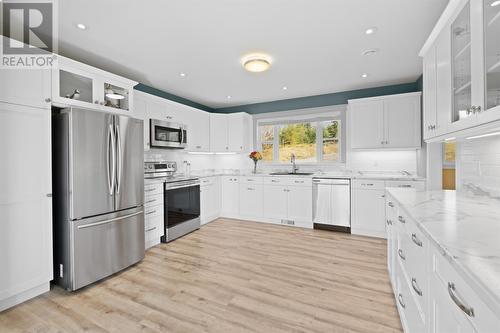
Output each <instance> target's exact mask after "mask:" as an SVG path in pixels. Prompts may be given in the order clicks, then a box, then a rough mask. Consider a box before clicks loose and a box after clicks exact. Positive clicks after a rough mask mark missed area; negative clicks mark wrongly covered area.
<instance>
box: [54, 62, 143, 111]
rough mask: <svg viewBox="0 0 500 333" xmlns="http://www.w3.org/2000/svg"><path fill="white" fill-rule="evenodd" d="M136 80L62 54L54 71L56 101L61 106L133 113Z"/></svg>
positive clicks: (55, 103)
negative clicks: (64, 56)
mask: <svg viewBox="0 0 500 333" xmlns="http://www.w3.org/2000/svg"><path fill="white" fill-rule="evenodd" d="M135 84H137V83H136V82H134V81H132V80H128V79H126V78H123V77H119V76H117V75H114V74H111V73H108V72H105V71H102V70H99V69H97V68H94V67H91V66H88V65H85V64H82V63H79V62H76V61H74V60H71V59H67V58H63V57H60V58H59V61H58V68H57V69H54V70H53V72H52V100H53V104H54V105H56V106H59V107H66V106H76V107H85V108H92V109H99V110H102V111H108V112H118V113H121V114H126V115H131V116H133V115H132V111H133V108H132V96H133V87H134V85H135Z"/></svg>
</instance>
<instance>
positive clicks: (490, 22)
mask: <svg viewBox="0 0 500 333" xmlns="http://www.w3.org/2000/svg"><path fill="white" fill-rule="evenodd" d="M483 17H484V21H483V26H484V37H483V39H484V71H485V78H484V85H485V87H484V88H485V89H484V91H485V103H484V106H485V109H486V110H491V109H494V108H498V107H499V106H500V1H498V0H484V3H483Z"/></svg>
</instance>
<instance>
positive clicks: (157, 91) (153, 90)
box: [134, 83, 215, 112]
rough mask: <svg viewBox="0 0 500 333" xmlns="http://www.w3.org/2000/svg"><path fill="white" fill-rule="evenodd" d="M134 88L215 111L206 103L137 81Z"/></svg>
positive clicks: (201, 108)
mask: <svg viewBox="0 0 500 333" xmlns="http://www.w3.org/2000/svg"><path fill="white" fill-rule="evenodd" d="M134 89H135V90H139V91H142V92H145V93H148V94H151V95H155V96H158V97H161V98H165V99H168V100H170V101H174V102H177V103H181V104H184V105H187V106H191V107H193V108H197V109H200V110H204V111H208V112H214V111H215V109H213V108H211V107H208V106H206V105H203V104H200V103H196V102H193V101H191V100H189V99H187V98H183V97H180V96H177V95H174V94H171V93H168V92H166V91H163V90H160V89H156V88H153V87H151V86H148V85H145V84H143V83H139V84H138V85H136V86H135V87H134Z"/></svg>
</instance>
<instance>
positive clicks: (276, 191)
mask: <svg viewBox="0 0 500 333" xmlns="http://www.w3.org/2000/svg"><path fill="white" fill-rule="evenodd" d="M287 191H288V187H287V186H279V185H276V186H273V185H266V186H264V216H266V217H268V218H270V219H279V220H281V219H286V218H287V217H288V194H287Z"/></svg>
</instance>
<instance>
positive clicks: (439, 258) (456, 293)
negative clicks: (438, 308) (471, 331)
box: [431, 248, 500, 332]
mask: <svg viewBox="0 0 500 333" xmlns="http://www.w3.org/2000/svg"><path fill="white" fill-rule="evenodd" d="M431 252H432V260H433V264H434V265H433V267H434V272H433V274H432V275H433V276H432V279H431V281H432V282H431V283H432V284H433V285H434V286H435V288H443V289H441V290H442V291H443V292H444V294H446V295H447V296H449V299H450V304H451V305H452V306H453V307H454V310H453V309H450V311H455V313H456V314H458V315H459V316H462V319H464V320H466V321H468V322H470V323H471V324H472V326H473V327H474V328H475V329H476V330H477V331H478V332H500V320H499V318H498V317H497V316H496V315H495V313H494V312H493V311H491V310H490V308H489V307H488V306H487V305H486V304H485V303H484V302H483V301H482V300H481V298H480V296H478V295H477V294H476V293H475V292H474V291H473V290H472V289H471V287H469V285H468V284H467V283H466V282H465V281H464V280H463V279H462V278H461V277H460V276H459V274H458V273H457V272H456V270H455V269H454V268H453V267H452V266H451V264H450V263H449V262H448V260H449V259H447V258H446V257H444V256H443V254H442V253H440V250H437V249H435V248H433V249H432V251H431ZM460 306H462V307H463V308H464V309H463V310H462V309H461V308H460ZM467 311H471V313H469V314H467V313H466V312H467Z"/></svg>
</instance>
